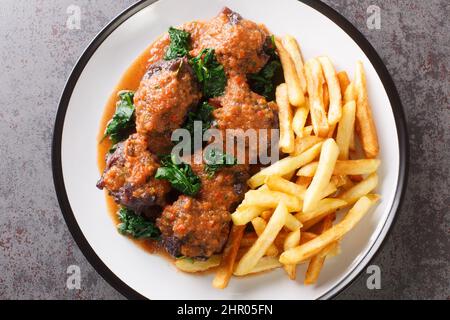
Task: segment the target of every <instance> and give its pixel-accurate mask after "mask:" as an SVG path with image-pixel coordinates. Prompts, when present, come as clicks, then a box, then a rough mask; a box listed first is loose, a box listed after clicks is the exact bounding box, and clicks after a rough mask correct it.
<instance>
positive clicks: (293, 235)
mask: <svg viewBox="0 0 450 320" xmlns="http://www.w3.org/2000/svg"><path fill="white" fill-rule="evenodd" d="M300 237H301V234H300V229H298V230H295V231H292V232H290V233H289V234H288V235H287V237H286V239H285V240H284V244H283V249H284V250H285V251H286V250H289V249H292V248H295V247H296V246H298V245H299V244H300ZM283 267H284V270H286V273H287V274H288V276H289V278H290V279H291V280H295V278H296V276H297V266H296V265H295V264H286V265H284V266H283Z"/></svg>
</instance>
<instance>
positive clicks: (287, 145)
mask: <svg viewBox="0 0 450 320" xmlns="http://www.w3.org/2000/svg"><path fill="white" fill-rule="evenodd" d="M275 95H276V100H277V105H278V118H279V122H280V140H279V143H278V144H279V146H280V149H281V151H283V152H284V153H291V152H292V151H294V141H295V137H294V131H293V129H292V109H291V105H290V104H289V99H288V90H287V85H286V84H285V83H282V84H280V85H279V86H278V87H277V89H276V93H275Z"/></svg>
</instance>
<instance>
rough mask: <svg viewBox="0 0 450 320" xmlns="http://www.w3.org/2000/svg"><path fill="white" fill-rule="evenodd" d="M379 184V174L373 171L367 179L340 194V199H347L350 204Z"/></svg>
mask: <svg viewBox="0 0 450 320" xmlns="http://www.w3.org/2000/svg"><path fill="white" fill-rule="evenodd" d="M377 185H378V175H377V174H376V173H372V174H371V175H369V176H368V177H367V178H366V179H364V180H363V181H361V182H360V183H358V184H356V185H355V186H353V187H352V188H350V189H348V190H347V191H345V192H344V193H343V194H341V195H340V196H339V199H342V200H344V201H346V202H347V203H348V204H349V205H350V204H353V203H355V202H356V201H358V199H359V198H361V197H362V196H365V195H367V194H368V193H370V192H372V191H373V190H374V189H375V188H376V187H377Z"/></svg>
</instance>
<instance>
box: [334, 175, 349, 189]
mask: <svg viewBox="0 0 450 320" xmlns="http://www.w3.org/2000/svg"><path fill="white" fill-rule="evenodd" d="M348 180H349V178H348V177H347V176H332V177H331V181H330V182H332V183H334V184H335V186H336V188H340V187H342V186H344V185H345V184H346V183H348Z"/></svg>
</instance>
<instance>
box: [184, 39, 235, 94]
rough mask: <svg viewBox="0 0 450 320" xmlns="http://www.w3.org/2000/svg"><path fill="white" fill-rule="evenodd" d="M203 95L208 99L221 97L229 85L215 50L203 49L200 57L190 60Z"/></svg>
mask: <svg viewBox="0 0 450 320" xmlns="http://www.w3.org/2000/svg"><path fill="white" fill-rule="evenodd" d="M190 64H191V65H192V68H193V69H194V72H195V75H196V77H197V80H198V81H199V82H200V84H201V86H202V90H203V94H204V95H205V96H206V97H207V98H213V97H218V96H221V95H222V94H223V93H224V91H225V86H226V85H227V77H226V75H225V70H224V69H223V66H222V65H221V64H220V63H219V62H218V61H217V59H216V56H215V54H214V49H210V48H207V49H203V50H202V51H201V52H200V53H199V54H198V56H196V57H194V58H192V59H191V60H190Z"/></svg>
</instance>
